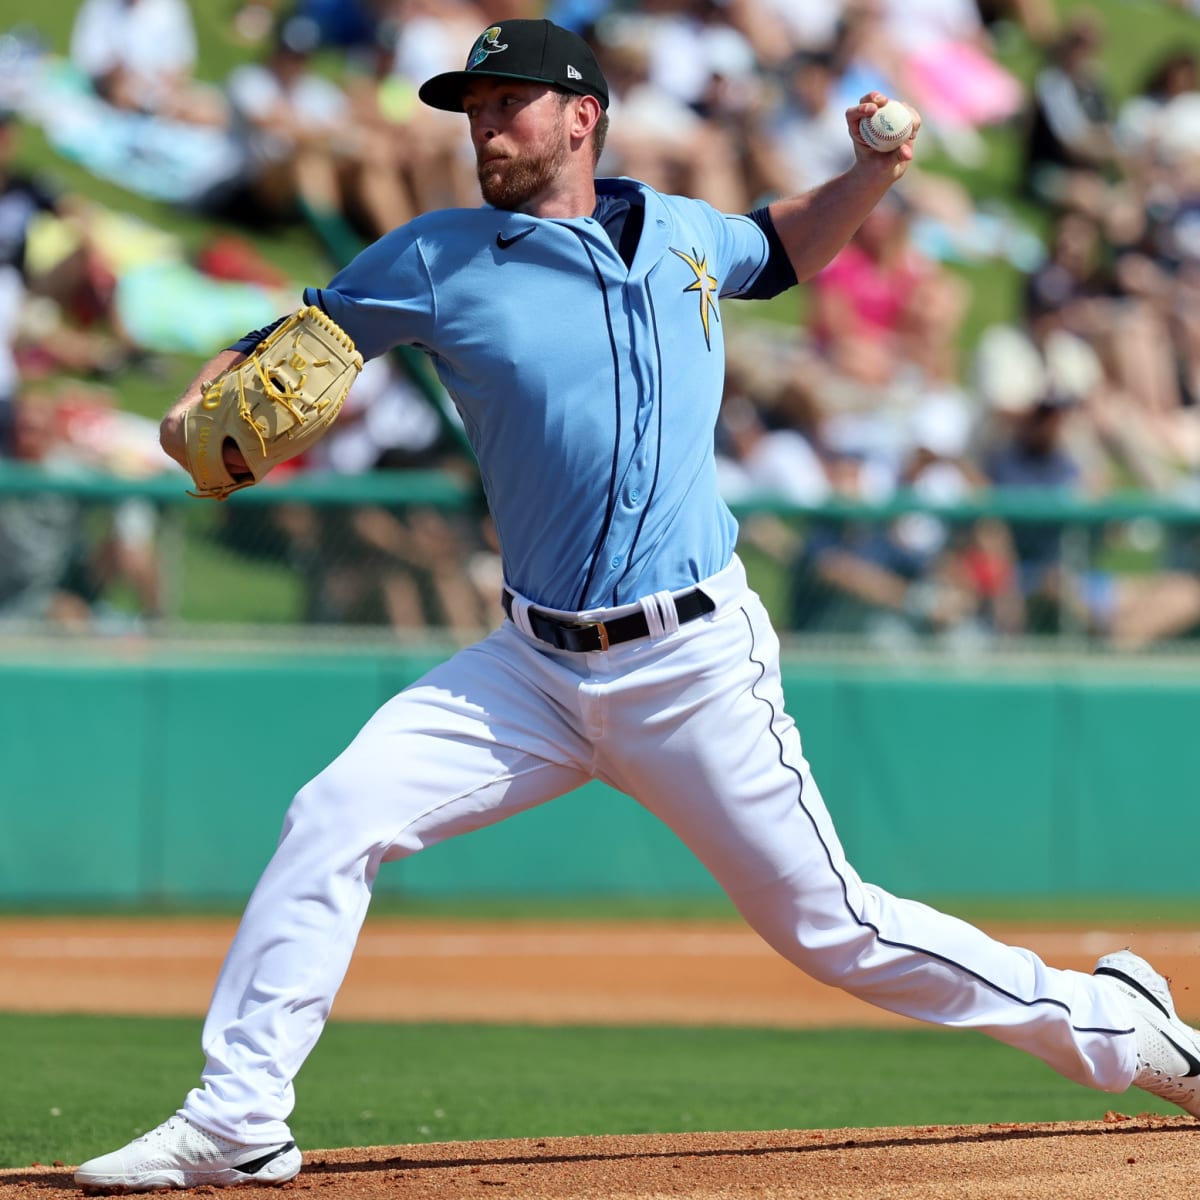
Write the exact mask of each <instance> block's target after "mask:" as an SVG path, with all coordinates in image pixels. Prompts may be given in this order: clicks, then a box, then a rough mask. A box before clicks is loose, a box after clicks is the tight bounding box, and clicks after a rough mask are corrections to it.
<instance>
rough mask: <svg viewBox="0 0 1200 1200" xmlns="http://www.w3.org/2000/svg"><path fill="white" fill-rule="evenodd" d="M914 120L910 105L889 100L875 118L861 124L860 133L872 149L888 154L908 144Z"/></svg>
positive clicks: (879, 109)
mask: <svg viewBox="0 0 1200 1200" xmlns="http://www.w3.org/2000/svg"><path fill="white" fill-rule="evenodd" d="M912 127H913V119H912V113H911V112H909V110H908V105H906V104H903V103H901V102H900V101H899V100H889V101H888V102H887V103H886V104H885V105H883V107H882V108H878V109H876V110H875V113H874V115H873V116H870V117H867V118H866V119H865V120H864V121H861V122H859V126H858V132H859V133H861V134H862V139H863V141H864V142H866V143H867V145H868V146H870V147H871V149H872V150H878V151H880V153H883V154H886V153H888V152H889V151H891V150H895V149H896V147H897V146H899V145H901V144H903V143H904V142H907V141H908V139H909V136H910V135H911V134H912Z"/></svg>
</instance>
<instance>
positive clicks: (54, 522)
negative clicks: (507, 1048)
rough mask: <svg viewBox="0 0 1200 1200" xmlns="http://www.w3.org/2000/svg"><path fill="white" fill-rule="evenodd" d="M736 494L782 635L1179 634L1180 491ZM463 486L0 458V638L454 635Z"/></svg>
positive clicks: (457, 633) (1187, 555)
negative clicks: (207, 479) (139, 477)
mask: <svg viewBox="0 0 1200 1200" xmlns="http://www.w3.org/2000/svg"><path fill="white" fill-rule="evenodd" d="M735 511H736V512H737V514H738V516H739V519H740V521H741V525H742V540H741V548H740V552H741V554H742V557H743V558H744V560H745V561H746V563H747V566H748V569H749V573H750V576H751V582H752V583H753V585H754V586H755V587H756V589H757V590H758V591H759V592H760V593H761V594H762V595H763V597H764V599H765V600H766V601H767V604H768V606H769V607H770V608H771V610H772V612H773V615H774V617H775V620H776V623H777V625H778V627H779V629H780V632H781V634H783V635H784V636H785V637H786V638H788V639H789V640H790V641H792V642H794V643H796V644H798V645H813V646H817V645H819V646H823V647H830V648H851V649H865V650H869V651H872V652H895V651H902V650H905V649H912V648H917V649H923V650H928V649H938V648H941V649H953V650H954V651H956V652H967V651H975V652H981V653H982V652H1005V653H1007V652H1011V651H1015V650H1029V649H1034V650H1055V651H1062V650H1065V649H1072V650H1078V649H1083V650H1086V651H1089V652H1092V651H1095V652H1105V651H1121V652H1126V653H1128V652H1135V651H1136V652H1140V651H1148V652H1160V653H1161V652H1162V651H1163V650H1164V649H1170V651H1171V652H1179V651H1182V650H1184V649H1188V648H1190V647H1191V646H1193V645H1197V646H1200V642H1198V641H1197V640H1196V634H1197V632H1198V631H1200V505H1192V504H1190V503H1184V502H1181V501H1173V502H1166V501H1161V500H1156V499H1153V498H1149V497H1147V496H1144V495H1130V496H1119V497H1110V498H1106V499H1104V500H1097V501H1083V500H1072V499H1067V498H1065V497H1063V496H1062V495H1058V494H1055V495H1049V494H1044V493H1036V492H1026V491H1020V492H1013V493H1000V492H993V493H990V494H987V495H985V496H982V497H980V498H977V499H975V500H973V501H971V502H970V503H958V504H954V505H951V506H936V505H930V504H929V503H922V502H920V501H919V500H917V499H915V498H911V497H905V496H897V497H893V498H892V499H891V500H889V501H888V502H887V503H885V504H876V505H867V504H861V503H851V502H833V503H827V504H823V505H821V506H816V507H809V508H800V507H796V506H792V505H784V504H780V503H777V502H774V501H772V500H771V499H770V498H762V499H760V500H755V501H752V502H746V501H743V502H742V503H740V504H739V505H738V506H737V507H736V509H735ZM500 583H501V574H500V565H499V557H498V554H497V548H496V544H495V540H494V536H493V532H492V528H491V523H490V520H489V518H488V516H487V513H486V510H485V507H484V505H483V502H482V497H481V494H480V491H479V488H478V484H477V481H476V480H474V479H472V478H468V477H464V478H455V477H453V476H450V475H447V474H445V473H440V472H420V471H393V472H375V473H371V474H365V475H356V476H339V475H316V474H299V473H298V474H294V475H291V476H290V477H286V478H282V479H281V480H280V481H279V482H275V481H272V482H271V483H270V484H268V485H266V486H262V487H259V488H254V489H250V490H247V491H244V492H240V493H238V494H237V495H235V496H234V497H232V498H231V499H230V500H229V501H227V502H225V503H221V504H217V503H209V502H203V503H202V502H198V501H196V500H193V499H191V498H189V497H188V496H187V494H186V492H185V485H184V482H183V481H182V477H164V478H155V479H148V480H143V481H136V482H131V481H129V480H124V479H120V480H118V479H112V478H107V477H100V476H92V475H71V476H58V475H54V474H52V473H46V472H45V471H42V470H35V469H31V468H23V467H21V466H19V465H17V464H12V463H7V464H0V638H3V639H7V640H9V642H10V644H11V642H12V641H13V640H20V639H23V638H25V639H27V638H30V637H39V638H40V637H47V636H56V635H60V634H62V633H64V632H70V633H87V634H97V635H128V634H134V635H138V636H145V637H148V638H159V637H161V638H170V639H190V638H197V637H217V636H250V637H253V638H255V639H258V640H262V639H264V638H268V637H273V636H277V637H280V638H288V637H302V638H303V639H304V640H305V641H306V642H309V643H318V642H320V641H322V640H328V641H330V642H333V643H336V644H345V643H347V642H349V641H353V640H362V639H366V640H378V639H381V638H382V639H387V640H398V641H404V642H408V643H412V642H413V641H418V642H419V641H421V640H424V639H430V638H434V637H436V638H449V639H451V640H465V639H469V638H471V637H474V636H477V635H478V634H479V633H480V632H481V631H483V630H485V629H487V628H489V627H492V626H494V625H495V624H496V623H497V622H498V621H499V620H500V619H501V613H500V609H499V605H498V595H499V588H500Z"/></svg>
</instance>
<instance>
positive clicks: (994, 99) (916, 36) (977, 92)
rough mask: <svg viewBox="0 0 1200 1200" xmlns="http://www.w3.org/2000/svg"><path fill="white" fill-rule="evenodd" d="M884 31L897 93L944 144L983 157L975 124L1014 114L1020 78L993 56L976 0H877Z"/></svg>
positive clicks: (970, 157)
mask: <svg viewBox="0 0 1200 1200" xmlns="http://www.w3.org/2000/svg"><path fill="white" fill-rule="evenodd" d="M881 4H882V8H883V21H882V34H883V36H884V37H885V38H886V39H887V42H888V44H889V46H891V47H892V48H893V50H892V53H893V54H895V56H896V58H897V59H898V67H897V68H896V70H895V75H896V79H897V83H898V86H899V87H900V89H901V90H900V92H899V95H901V96H902V97H904V98H905V99H907V100H909V101H910V102H911V103H912V104H914V105H915V106H916V107H917V108H919V109H920V110H921V113H922V115H923V116H924V117H925V118H926V120H927V122H928V125H929V128H930V129H931V131H932V132H933V133H934V135H935V136H936V137H937V138H938V140H939V141H940V142H941V143H942V146H943V148H944V149H945V150H946V151H947V152H948V153H949V154H951V155H952V156H954V157H956V158H958V159H959V160H960V161H963V162H967V163H974V162H979V161H981V159H982V157H983V154H984V153H985V151H984V148H983V145H982V143H981V142H980V140H979V136H978V130H979V129H981V128H983V127H985V126H989V125H998V124H1000V123H1002V122H1004V121H1007V120H1009V119H1010V118H1011V117H1014V116H1015V115H1016V114H1017V113H1018V112H1019V111H1020V109H1021V106H1022V104H1023V103H1024V89H1023V87H1022V85H1021V83H1020V81H1019V80H1018V79H1017V78H1016V76H1014V75H1013V74H1012V73H1011V72H1009V71H1008V70H1007V69H1005V68H1004V67H1003V66H1001V65H1000V64H999V63H998V62H997V61H996V57H995V53H994V49H993V46H992V43H991V39H990V37H989V36H988V32H987V29H986V27H985V26H984V24H983V20H982V18H981V16H980V12H979V8H978V5H977V4H976V3H975V0H881Z"/></svg>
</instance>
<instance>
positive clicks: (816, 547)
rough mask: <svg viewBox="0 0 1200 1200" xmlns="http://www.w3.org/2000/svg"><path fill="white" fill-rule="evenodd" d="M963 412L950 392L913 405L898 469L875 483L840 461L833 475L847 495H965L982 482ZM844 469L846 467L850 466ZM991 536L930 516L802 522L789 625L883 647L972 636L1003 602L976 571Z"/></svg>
mask: <svg viewBox="0 0 1200 1200" xmlns="http://www.w3.org/2000/svg"><path fill="white" fill-rule="evenodd" d="M969 428H970V414H969V411H968V410H967V408H966V407H965V405H963V404H962V403H961V402H960V401H959V400H958V399H957V398H954V397H949V396H939V397H935V398H933V399H931V400H929V401H927V402H925V403H924V404H922V405H920V406H919V407H918V408H917V409H916V410H915V411H914V412H913V414H912V417H911V419H910V423H909V427H908V448H907V453H906V454H905V456H904V458H903V461H902V463H901V465H900V469H899V471H898V473H897V474H896V475H894V476H893V477H892V478H891V479H890V480H887V481H886V482H883V483H882V487H881V486H880V484H881V481H880V480H879V478H878V476H876V478H875V481H874V482H868V479H867V475H866V473H865V471H864V470H863V468H865V467H866V465H867V464H865V463H863V464H857V466H858V470H859V472H860V474H859V477H858V478H857V479H855V477H854V468H855V466H856V464H854V463H846V464H843V469H841V470H840V471H838V473H837V474H838V478H839V479H840V480H841V481H842V482H843V485H845V483H846V482H848V481H852V482H851V483H850V486H851V488H852V489H853V490H852V493H851V494H852V495H853V494H854V491H857V496H856V498H858V499H860V500H864V501H873V502H877V503H878V502H881V501H885V500H887V499H888V498H889V497H890V495H892V494H895V493H906V494H911V495H912V496H914V497H915V498H916V499H918V500H920V501H923V502H926V503H930V504H934V503H936V504H939V505H953V504H954V503H957V502H960V501H962V500H964V499H966V498H967V497H968V496H969V495H971V494H972V493H973V492H974V491H976V490H977V489H978V488H979V487H980V486H981V484H982V476H981V474H980V472H979V471H978V469H977V468H976V467H975V466H974V464H973V463H972V462H971V460H970V458H969V456H968V453H967V448H968V433H969ZM847 468H849V469H847ZM987 546H988V542H987V540H986V538H985V537H984V536H983V535H980V534H978V533H977V531H976V526H975V523H974V522H969V521H968V522H962V523H953V522H950V521H949V520H947V519H945V518H943V517H941V516H935V515H933V514H930V513H908V514H901V515H900V516H898V517H896V518H893V519H887V520H876V519H871V518H867V519H857V518H855V519H834V520H831V519H821V520H818V521H815V522H814V523H813V524H812V526H811V527H810V529H809V532H808V536H807V539H806V541H805V542H804V545H803V549H802V552H801V553H800V554H799V556H798V557H797V558H796V560H795V562H794V564H793V570H792V584H791V613H792V627H793V628H795V629H799V630H805V631H810V632H821V633H840V634H866V635H867V636H868V637H870V638H872V639H873V640H875V641H876V642H878V643H879V644H880V645H881V646H904V645H908V644H909V643H911V641H912V640H913V639H914V638H915V637H918V636H921V635H927V634H936V635H938V636H941V637H952V638H962V637H970V638H972V639H977V638H978V637H979V636H981V635H982V634H983V632H984V628H985V624H986V622H987V620H988V619H989V618H990V619H991V620H992V621H993V622H997V621H998V620H999V618H1000V616H1001V614H1002V613H1003V611H1004V609H1003V605H1000V606H997V607H996V608H995V611H989V605H991V604H993V602H994V599H995V597H994V595H992V594H990V589H989V584H990V579H989V577H988V576H987V575H986V574H985V572H984V570H982V569H981V563H982V562H983V561H984V551H985V550H986V548H987Z"/></svg>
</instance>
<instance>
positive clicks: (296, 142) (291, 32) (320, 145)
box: [226, 17, 412, 238]
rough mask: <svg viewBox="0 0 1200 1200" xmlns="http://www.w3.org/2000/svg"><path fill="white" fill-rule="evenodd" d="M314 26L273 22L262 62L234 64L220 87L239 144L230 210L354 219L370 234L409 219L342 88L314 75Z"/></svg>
mask: <svg viewBox="0 0 1200 1200" xmlns="http://www.w3.org/2000/svg"><path fill="white" fill-rule="evenodd" d="M318 38H319V30H318V28H317V26H316V24H315V23H314V22H313V21H312V20H310V19H309V18H306V17H289V18H288V19H286V20H284V21H283V22H281V24H280V25H279V27H278V29H277V31H276V33H275V37H274V41H273V43H272V46H271V49H270V50H269V52H268V53H267V54H266V56H265V58H264V59H263V61H261V62H256V63H246V64H243V65H241V66H238V67H235V68H234V69H233V71H232V72H231V73H230V75H229V79H228V82H227V85H226V90H227V93H228V96H229V102H230V106H231V109H232V112H233V128H234V131H235V133H236V136H237V137H238V139H239V142H240V145H241V147H242V154H243V166H242V171H241V179H240V192H239V194H238V195H236V196H235V198H234V199H232V200H230V201H227V207H229V208H230V209H232V210H234V211H237V210H239V209H240V208H241V207H242V205H243V202H244V201H246V200H248V201H249V202H250V204H251V205H253V206H254V207H255V208H256V209H257V210H258V212H259V214H261V215H265V216H266V217H267V218H268V219H275V220H280V219H282V220H288V219H291V218H293V217H294V216H296V215H297V213H298V212H300V211H301V210H303V211H305V212H306V213H307V214H308V215H309V216H310V218H316V219H318V220H319V219H329V220H333V219H337V218H347V219H350V220H352V221H357V222H360V223H361V225H362V226H364V227H365V232H366V233H367V235H368V236H369V237H371V238H375V237H378V236H380V235H382V234H383V233H386V232H387V231H388V230H389V229H392V228H393V227H394V226H395V225H397V224H399V223H400V222H402V221H403V220H405V219H407V218H408V217H409V216H411V215H412V208H411V202H410V201H409V199H408V198H407V197H406V196H405V194H404V192H403V190H402V188H401V186H400V181H399V180H398V178H397V177H396V175H395V172H394V170H393V161H394V160H393V158H392V157H385V158H383V159H380V158H378V157H374V156H373V152H374V151H375V149H376V145H375V141H374V140H373V139H372V138H370V137H368V138H365V139H364V138H363V137H360V136H359V132H358V130H357V128H356V127H355V124H354V121H353V119H352V111H351V106H350V103H349V100H348V99H347V96H346V94H345V92H343V91H342V89H341V88H340V87H338V86H337V84H336V83H334V82H333V81H331V80H329V79H327V78H325V77H324V76H322V75H320V74H318V73H317V72H316V71H315V70H313V69H312V65H311V63H312V55H313V53H314V51H315V50H316V48H317V45H318Z"/></svg>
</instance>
